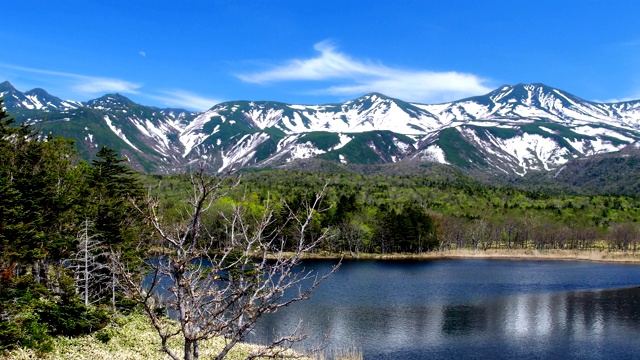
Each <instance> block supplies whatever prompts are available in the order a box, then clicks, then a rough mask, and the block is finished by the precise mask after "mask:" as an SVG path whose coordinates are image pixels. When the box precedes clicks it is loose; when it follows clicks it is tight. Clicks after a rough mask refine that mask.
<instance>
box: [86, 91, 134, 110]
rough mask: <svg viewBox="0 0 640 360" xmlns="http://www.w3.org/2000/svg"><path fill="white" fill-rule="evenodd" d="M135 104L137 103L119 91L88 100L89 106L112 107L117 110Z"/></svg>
mask: <svg viewBox="0 0 640 360" xmlns="http://www.w3.org/2000/svg"><path fill="white" fill-rule="evenodd" d="M134 105H136V103H134V102H133V101H131V100H130V99H129V98H127V97H126V96H123V95H120V94H118V93H115V94H107V95H104V96H101V97H99V98H97V99H94V100H91V101H89V102H87V106H88V107H91V108H111V109H115V110H121V109H125V108H130V107H132V106H134Z"/></svg>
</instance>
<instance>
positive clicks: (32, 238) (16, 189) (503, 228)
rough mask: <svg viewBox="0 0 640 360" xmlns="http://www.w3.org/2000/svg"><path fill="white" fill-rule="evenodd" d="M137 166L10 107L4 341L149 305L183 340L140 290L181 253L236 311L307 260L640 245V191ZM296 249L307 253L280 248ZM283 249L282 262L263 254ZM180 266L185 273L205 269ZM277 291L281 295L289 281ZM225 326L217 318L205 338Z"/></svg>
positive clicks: (2, 192)
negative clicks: (269, 278)
mask: <svg viewBox="0 0 640 360" xmlns="http://www.w3.org/2000/svg"><path fill="white" fill-rule="evenodd" d="M1 105H2V102H1V101H0V108H1ZM126 162H127V161H126V158H120V157H119V155H118V152H117V151H116V150H114V149H110V148H107V147H102V148H101V149H99V151H98V152H97V156H96V157H95V159H94V160H92V161H91V162H86V161H83V160H81V158H80V156H79V154H78V153H77V152H76V148H75V145H74V143H73V141H71V140H68V139H63V138H56V137H52V136H50V135H47V134H42V133H41V132H40V131H38V129H37V128H34V127H30V126H26V125H16V124H14V121H13V119H12V118H11V116H10V115H9V114H7V113H6V112H5V111H4V110H1V111H0V350H4V349H12V348H15V347H17V346H21V347H27V348H34V349H37V350H38V351H41V352H43V353H46V352H47V351H48V350H50V348H51V341H52V340H51V339H52V337H55V336H58V335H62V336H68V337H72V336H78V335H82V334H87V333H91V332H97V331H100V330H101V329H102V328H104V327H105V326H106V325H107V324H108V323H109V321H110V318H111V316H112V315H113V314H114V313H116V312H127V311H132V310H133V309H134V308H136V307H140V306H142V307H146V308H145V309H146V311H147V314H148V315H149V317H150V319H151V321H155V322H158V326H157V327H156V329H157V330H158V333H159V334H160V336H161V337H162V336H163V335H162V334H168V335H167V336H169V335H171V334H170V332H169V333H167V332H166V331H165V330H166V329H165V328H162V326H161V324H160V323H161V322H162V320H161V319H160V318H158V317H155V316H156V315H157V311H155V310H156V309H155V308H153V307H150V306H151V305H149V304H150V301H151V298H150V295H149V294H148V293H146V292H145V291H144V289H141V288H137V286H138V285H139V280H140V279H141V278H143V277H145V276H148V275H149V274H150V273H153V272H154V271H155V272H156V273H157V274H159V273H160V272H161V270H162V269H161V267H162V266H164V265H162V266H161V265H158V263H162V261H157V262H156V263H153V262H150V261H149V259H156V258H160V259H163V258H164V257H167V258H168V259H177V260H176V261H177V262H179V261H182V262H183V263H182V264H183V265H184V264H188V266H187V267H189V266H191V265H193V263H194V261H198V259H202V258H203V257H204V258H206V259H207V261H208V263H209V264H216V263H219V264H220V267H219V268H218V269H217V271H218V273H215V271H209V272H202V273H200V277H199V278H198V279H197V280H196V281H195V282H194V283H192V284H191V286H193V287H194V288H195V287H199V286H202V279H203V277H205V276H210V275H211V273H214V275H213V276H214V277H215V282H212V283H211V284H209V286H212V287H213V286H219V284H220V282H221V281H223V282H224V283H225V284H231V283H233V284H234V285H233V286H231V285H229V286H228V287H226V288H225V290H224V293H222V292H221V296H223V298H222V299H223V300H221V302H219V303H218V305H219V304H220V303H224V304H227V302H228V304H229V305H228V307H227V311H231V310H229V309H232V308H234V307H235V306H237V304H238V303H236V302H231V301H232V300H230V299H233V301H239V299H241V298H242V299H245V298H247V296H246V295H247V294H248V293H249V292H252V291H257V290H255V289H256V288H255V286H256V284H258V283H259V282H260V281H261V280H260V279H262V278H261V276H264V274H267V273H269V271H276V270H278V271H285V272H286V271H290V270H291V267H293V266H295V265H297V264H299V260H301V259H302V257H303V256H304V255H306V254H307V253H316V254H321V255H324V256H335V257H336V258H340V257H341V256H349V257H353V258H357V257H359V256H361V254H397V253H410V254H420V253H424V252H433V251H441V250H451V249H473V250H477V251H485V250H489V249H505V250H509V249H538V250H547V249H549V250H551V249H570V250H599V251H624V252H635V251H636V250H637V248H638V243H640V227H639V223H638V219H639V218H640V199H638V198H635V197H629V196H607V195H584V194H572V193H557V192H554V191H546V190H545V189H541V188H536V189H532V190H526V189H522V188H519V189H516V188H513V187H508V186H499V185H488V184H486V183H481V182H479V181H476V180H474V179H472V178H470V177H468V176H465V175H464V174H462V173H459V172H457V171H454V170H450V172H449V173H447V174H443V173H441V174H437V173H435V174H431V175H423V176H418V175H382V174H358V173H345V172H342V173H340V172H307V171H301V170H278V169H264V170H260V171H251V172H245V173H242V174H226V176H210V175H207V173H208V172H207V169H206V168H205V167H204V166H202V167H200V168H197V167H194V168H193V169H186V170H185V173H184V174H176V175H149V174H141V173H136V172H134V171H133V170H131V169H130V168H129V167H127V165H126ZM185 204H186V205H185ZM185 224H186V225H185ZM174 225H175V226H174ZM194 229H195V230H194ZM169 230H171V231H173V230H175V233H176V234H177V236H176V237H172V235H171V231H169ZM238 235H241V236H242V237H244V238H245V239H246V240H245V242H244V243H243V244H244V245H245V249H244V250H242V251H239V250H238V248H236V247H234V246H235V244H236V240H235V238H236V236H238ZM205 238H206V239H208V240H207V242H206V244H205V243H204V240H203V239H205ZM303 239H305V241H306V242H303ZM195 245H198V246H195ZM200 245H202V246H200ZM196 247H197V248H198V249H200V250H199V251H197V252H192V253H190V257H185V255H184V254H185V252H188V251H192V250H193V249H194V248H196ZM286 253H293V254H294V255H293V258H294V260H293V261H290V260H288V259H287V258H284V257H280V255H282V254H286ZM180 256H182V257H180ZM269 256H275V258H276V260H275V261H276V263H277V264H279V265H278V266H281V267H280V268H277V267H275V266H274V265H273V263H267V262H264V260H263V259H264V258H266V257H269ZM172 261H173V260H172ZM216 261H218V262H216ZM279 261H282V263H280V262H279ZM154 266H155V267H154ZM263 266H264V267H263ZM214 268H215V267H214ZM274 269H275V270H274ZM167 271H168V273H169V274H171V275H172V276H178V277H180V276H182V277H183V279H187V278H188V276H189V275H190V273H189V271H191V272H192V273H193V272H195V270H188V271H187V272H184V271H183V272H182V273H179V272H176V270H175V269H174V270H171V271H169V270H167ZM260 271H264V272H262V273H259V272H260ZM220 274H224V275H220ZM279 277H280V275H279ZM279 277H278V278H279ZM238 279H240V280H238ZM249 279H250V280H249ZM136 281H138V282H136ZM292 281H293V284H295V283H296V281H299V279H296V278H295V277H294V278H292ZM127 284H128V285H127ZM152 284H153V282H152ZM239 284H241V285H242V290H239V289H240V285H239ZM287 284H288V283H286V284H284V285H283V284H280V285H283V286H286V285H287ZM290 286H291V285H290ZM313 286H317V284H315V283H314V284H313ZM132 290H137V291H138V293H137V295H136V293H135V292H132ZM187 290H189V289H187ZM310 290H313V289H310ZM240 291H243V292H240ZM260 291H261V292H260V294H265V293H267V292H266V291H265V290H264V288H261V290H260ZM132 294H133V295H132ZM207 294H209V295H208V296H210V294H211V293H207ZM229 294H232V295H229ZM238 294H241V295H238ZM256 294H257V292H256ZM308 295H310V293H309V294H306V293H305V296H306V297H308ZM261 296H262V295H261ZM271 296H273V299H275V300H277V301H282V298H280V297H279V296H282V295H281V293H279V290H278V291H275V292H274V293H273V294H271ZM270 299H271V298H270ZM249 300H251V301H256V300H255V299H249ZM249 300H246V301H249ZM301 300H302V299H301ZM242 301H245V300H242ZM269 301H271V300H269ZM258 303H262V304H264V303H267V300H265V299H264V298H261V299H259V300H258ZM268 304H269V306H271V307H265V308H264V309H262V308H260V307H259V306H258V307H254V308H251V309H252V311H255V313H252V314H251V315H250V316H246V315H247V313H246V312H245V313H240V314H239V315H237V316H234V317H233V319H232V320H233V321H231V320H229V321H227V320H225V321H226V322H225V323H224V324H223V325H224V326H227V328H225V329H226V330H229V329H233V330H234V331H237V332H238V341H239V340H241V338H242V336H241V335H242V331H245V330H246V329H245V328H250V326H251V324H250V323H249V322H250V321H249V319H254V318H257V317H259V315H260V314H262V313H261V312H260V311H264V312H268V311H272V310H274V309H275V307H273V306H279V304H281V303H278V302H273V303H268ZM176 306H177V305H176ZM243 309H246V307H243ZM245 316H246V317H245ZM154 326H155V323H154ZM198 326H199V327H198V328H199V329H200V328H201V327H202V326H201V324H200V325H198ZM216 326H222V325H220V324H216ZM226 330H225V331H226ZM220 331H221V330H220V329H219V328H217V327H216V328H213V327H212V328H211V332H210V333H207V334H206V336H209V335H210V334H217V333H220ZM203 336H204V335H201V334H194V335H193V337H192V338H188V337H187V336H186V334H185V340H186V341H187V342H188V341H193V342H192V345H193V347H192V348H190V349H189V350H187V349H186V348H185V354H187V353H188V354H190V355H189V356H190V357H189V356H185V358H197V352H198V349H197V341H198V340H199V339H201V338H203ZM189 339H191V340H189ZM106 340H107V341H108V339H106ZM234 341H236V340H234ZM263 355H264V354H263Z"/></svg>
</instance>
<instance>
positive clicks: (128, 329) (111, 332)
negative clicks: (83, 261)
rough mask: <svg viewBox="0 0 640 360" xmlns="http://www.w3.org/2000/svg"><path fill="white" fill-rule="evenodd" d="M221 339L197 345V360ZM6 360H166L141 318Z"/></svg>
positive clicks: (9, 354) (241, 348)
mask: <svg viewBox="0 0 640 360" xmlns="http://www.w3.org/2000/svg"><path fill="white" fill-rule="evenodd" d="M182 344H183V343H181V342H180V341H179V340H178V339H177V338H176V339H174V340H173V341H170V342H169V346H170V347H171V348H172V349H173V350H175V353H176V354H178V355H181V354H182V353H181V350H182V348H183V346H182ZM223 344H224V339H221V338H214V339H211V340H207V341H203V342H201V343H200V359H212V358H214V357H215V355H216V354H217V353H218V351H219V350H220V349H222V348H223V346H224V345H223ZM256 349H257V345H252V344H238V345H236V347H235V348H234V349H233V350H232V351H231V352H230V353H229V355H227V357H226V358H227V359H230V360H234V359H245V358H247V356H248V355H249V354H250V353H251V352H252V351H253V350H256ZM0 358H2V359H6V360H27V359H51V360H67V359H68V360H151V359H154V360H155V359H170V357H169V356H168V355H166V354H165V353H164V352H163V351H162V350H161V348H160V338H159V337H158V335H157V333H156V332H155V329H153V327H152V326H151V325H150V324H149V322H148V320H147V318H146V317H145V316H144V315H142V314H132V315H128V316H117V317H115V318H114V321H113V322H112V324H111V325H109V326H108V327H106V328H105V329H102V330H100V331H98V332H96V333H93V334H91V335H87V336H81V337H76V338H66V337H58V338H55V340H54V348H53V351H51V352H50V353H46V354H42V353H38V352H36V351H34V350H31V349H23V348H19V349H16V350H13V351H5V353H4V354H1V355H0Z"/></svg>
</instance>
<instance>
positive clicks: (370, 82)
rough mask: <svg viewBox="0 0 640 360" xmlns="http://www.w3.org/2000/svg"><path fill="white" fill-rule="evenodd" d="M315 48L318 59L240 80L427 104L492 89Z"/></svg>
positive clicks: (473, 79) (480, 82)
mask: <svg viewBox="0 0 640 360" xmlns="http://www.w3.org/2000/svg"><path fill="white" fill-rule="evenodd" d="M314 48H315V49H316V50H317V51H318V52H319V55H318V56H317V57H314V58H311V59H302V60H300V59H295V60H290V61H288V62H287V63H286V64H284V65H281V66H277V67H275V68H273V69H270V70H266V71H263V72H256V73H251V74H241V75H238V78H240V79H241V80H243V81H245V82H249V83H260V84H267V83H274V82H282V81H327V80H340V82H341V84H340V85H334V86H330V87H328V88H324V89H320V90H317V91H315V93H321V94H328V95H358V94H362V93H367V92H374V91H375V92H381V93H384V94H386V95H389V96H393V97H397V98H400V99H403V100H407V101H414V102H425V103H431V102H444V101H450V100H455V99H459V98H461V97H467V96H472V95H481V94H485V93H487V92H489V91H491V88H490V87H487V86H485V83H486V82H487V80H485V79H483V78H481V77H479V76H477V75H474V74H468V73H460V72H455V71H449V72H434V71H426V70H404V69H395V68H390V67H387V66H385V65H382V64H379V63H373V62H363V61H359V60H354V59H352V58H351V57H349V56H348V55H345V54H342V53H340V52H337V51H336V49H335V47H334V46H333V45H332V44H331V43H329V42H326V41H325V42H320V43H318V44H316V45H315V46H314ZM345 82H346V84H344V83H345Z"/></svg>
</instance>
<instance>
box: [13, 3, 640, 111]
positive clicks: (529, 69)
mask: <svg viewBox="0 0 640 360" xmlns="http://www.w3.org/2000/svg"><path fill="white" fill-rule="evenodd" d="M0 14H1V16H2V21H0V39H2V52H1V54H2V55H0V82H1V81H5V80H7V81H9V82H11V83H12V84H13V85H14V86H15V87H16V88H17V89H18V90H20V91H27V90H30V89H33V88H43V89H45V90H47V91H48V92H49V93H50V94H52V95H55V96H58V97H60V98H62V99H65V100H78V101H87V100H90V99H95V98H98V97H100V96H102V95H105V94H109V93H120V94H122V95H124V96H127V97H128V98H130V99H132V100H133V101H135V102H137V103H140V104H143V105H150V106H157V107H162V108H166V107H178V108H185V109H189V110H196V111H202V110H206V109H208V108H211V107H212V106H214V105H215V104H217V103H220V102H223V101H232V100H253V101H262V100H269V101H279V102H285V103H289V104H327V103H338V102H344V101H348V100H351V99H355V98H357V97H359V96H362V95H364V94H367V93H370V92H379V93H383V94H385V95H387V96H391V97H395V98H398V99H401V100H405V101H409V102H416V103H422V104H435V103H442V102H448V101H452V100H458V99H462V98H465V97H470V96H475V95H484V94H486V93H488V92H490V91H491V90H493V89H495V88H498V87H500V86H502V85H505V84H511V85H515V84H518V83H544V84H546V85H549V86H553V87H556V88H558V89H561V90H564V91H567V92H569V93H571V94H574V95H576V96H578V97H581V98H583V99H586V100H592V101H601V102H616V101H625V100H636V99H640V22H639V20H638V19H640V17H639V14H640V1H637V0H632V1H630V0H615V1H613V0H608V1H607V0H563V1H557V0H553V1H548V0H539V1H514V0H509V1H503V0H467V1H463V0H447V1H445V0H441V1H430V0H397V1H383V0H369V1H361V0H322V1H315V0H268V1H267V0H244V1H242V0H184V1H165V0H154V1H147V0H126V1H123V0H57V1H50V0H33V1H32V0H20V1H7V2H5V3H3V4H2V5H1V6H0Z"/></svg>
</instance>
